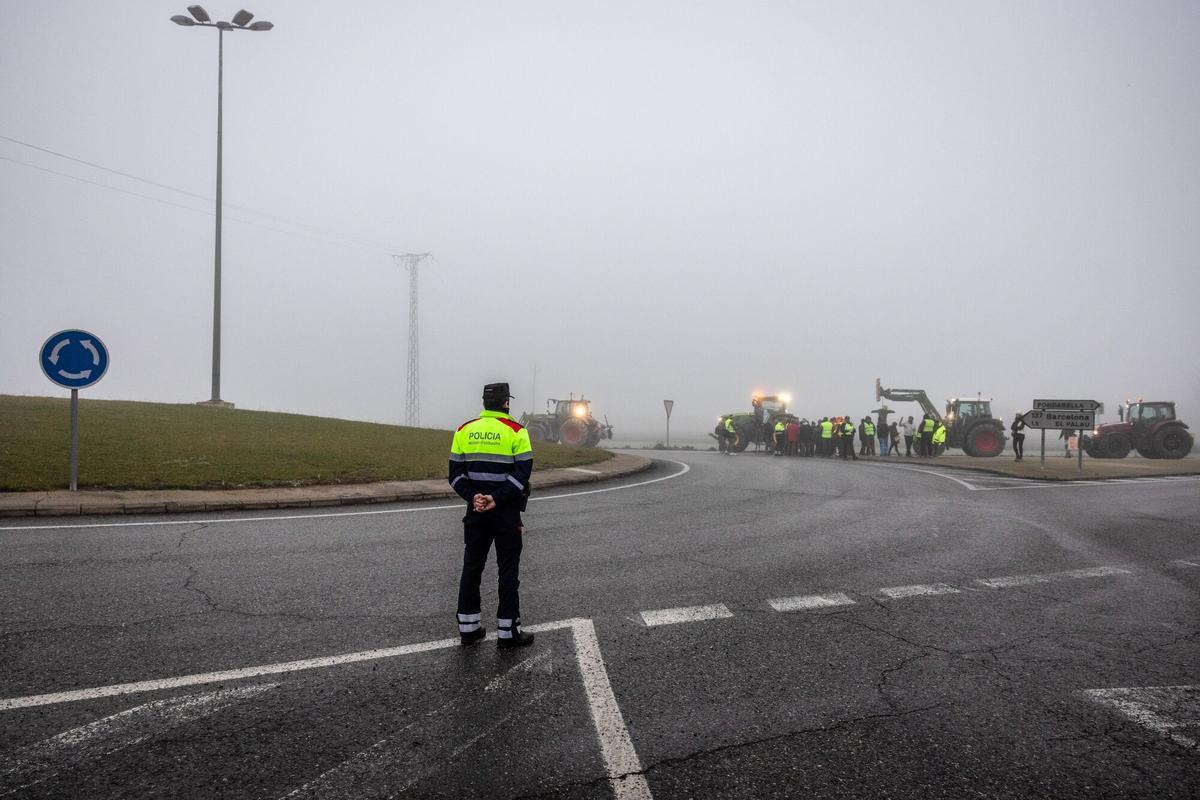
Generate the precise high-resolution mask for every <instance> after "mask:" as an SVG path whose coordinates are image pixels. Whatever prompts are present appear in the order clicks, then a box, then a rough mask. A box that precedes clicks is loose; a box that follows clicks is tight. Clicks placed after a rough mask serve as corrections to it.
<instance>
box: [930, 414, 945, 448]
mask: <svg viewBox="0 0 1200 800" xmlns="http://www.w3.org/2000/svg"><path fill="white" fill-rule="evenodd" d="M945 450H946V424H945V423H944V422H941V421H939V422H938V424H937V427H936V428H934V429H933V455H935V456H940V455H941V454H942V453H943V452H944V451H945Z"/></svg>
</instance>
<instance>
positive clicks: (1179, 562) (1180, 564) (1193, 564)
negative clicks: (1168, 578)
mask: <svg viewBox="0 0 1200 800" xmlns="http://www.w3.org/2000/svg"><path fill="white" fill-rule="evenodd" d="M1167 566H1168V567H1200V564H1197V563H1196V562H1195V561H1184V560H1183V559H1182V558H1181V559H1178V560H1177V561H1172V562H1170V563H1169V564H1167Z"/></svg>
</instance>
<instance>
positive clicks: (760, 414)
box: [750, 394, 789, 425]
mask: <svg viewBox="0 0 1200 800" xmlns="http://www.w3.org/2000/svg"><path fill="white" fill-rule="evenodd" d="M788 399H789V398H788V397H787V395H781V394H770V395H767V396H765V397H763V396H762V395H757V394H756V395H754V397H753V398H752V399H751V401H750V404H751V405H752V406H753V407H754V421H755V422H756V423H758V424H759V425H762V424H763V423H764V422H766V421H767V420H769V419H771V418H773V417H777V416H779V415H781V414H786V413H787V404H788Z"/></svg>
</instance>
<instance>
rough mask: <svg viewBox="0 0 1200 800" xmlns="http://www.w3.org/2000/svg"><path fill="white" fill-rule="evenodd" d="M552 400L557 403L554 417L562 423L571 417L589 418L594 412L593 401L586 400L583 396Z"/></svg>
mask: <svg viewBox="0 0 1200 800" xmlns="http://www.w3.org/2000/svg"><path fill="white" fill-rule="evenodd" d="M552 402H553V403H554V404H555V407H554V417H555V419H557V420H558V422H559V424H562V422H563V421H564V420H566V419H568V418H569V417H574V418H576V419H587V418H588V417H590V416H591V413H592V409H591V401H590V400H584V399H583V398H582V397H581V398H579V399H578V400H575V399H571V400H554V401H552Z"/></svg>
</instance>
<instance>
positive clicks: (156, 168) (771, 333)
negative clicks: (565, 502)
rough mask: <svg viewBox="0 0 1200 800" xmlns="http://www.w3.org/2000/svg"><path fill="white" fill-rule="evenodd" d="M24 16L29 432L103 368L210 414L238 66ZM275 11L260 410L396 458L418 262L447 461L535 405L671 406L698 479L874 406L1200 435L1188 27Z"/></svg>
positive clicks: (17, 366)
mask: <svg viewBox="0 0 1200 800" xmlns="http://www.w3.org/2000/svg"><path fill="white" fill-rule="evenodd" d="M247 2H249V0H247ZM205 7H206V8H207V9H208V11H209V12H210V13H211V14H212V15H213V18H214V19H229V18H230V17H231V15H232V14H233V13H234V12H235V11H237V10H238V8H239V6H238V5H236V4H234V5H229V4H221V3H216V2H209V3H206V4H205ZM0 9H2V11H3V18H4V22H5V24H4V26H3V27H2V28H0V109H3V113H2V115H0V136H3V137H7V138H4V139H0V393H8V394H36V395H55V396H66V394H67V392H66V391H65V390H62V389H59V388H57V387H55V386H53V385H52V384H50V383H49V382H48V381H47V380H46V378H45V377H44V376H43V375H42V374H41V371H40V369H39V366H38V362H37V353H38V349H39V347H40V346H41V344H42V342H43V341H44V340H45V339H46V338H47V337H48V336H49V335H50V334H51V333H53V332H55V331H57V330H60V329H63V328H69V327H80V328H84V329H87V330H89V331H91V332H93V333H95V334H97V335H98V336H100V337H101V338H102V339H103V340H104V341H105V343H106V344H107V345H108V347H109V350H110V352H111V359H112V361H111V367H110V369H109V371H108V374H107V375H106V376H105V378H104V379H103V381H101V382H100V383H99V384H97V385H96V386H95V387H93V388H90V389H86V390H84V391H83V392H82V393H81V395H82V396H83V397H84V398H85V399H86V398H114V399H137V400H152V401H163V402H194V401H197V400H203V399H206V398H208V396H209V384H210V375H211V365H210V357H211V356H210V347H211V341H212V339H211V335H212V328H211V326H212V280H213V263H212V260H213V209H212V203H211V201H208V200H205V199H204V198H208V197H211V196H212V195H213V189H214V186H213V184H214V179H215V164H216V142H215V128H216V78H217V74H216V73H217V34H216V31H215V30H209V29H201V28H194V27H193V28H183V27H179V26H176V25H174V24H172V23H171V22H170V21H169V19H168V18H169V17H170V16H171V15H173V14H182V13H186V12H185V11H184V2H183V0H179V2H178V3H171V2H131V1H126V2H121V3H118V4H112V5H109V6H106V7H98V6H96V5H95V4H91V3H83V2H39V3H28V2H16V1H15V0H9V1H8V2H3V3H0ZM249 10H250V11H253V12H254V13H255V14H257V15H258V18H259V19H265V20H270V21H271V22H273V23H274V24H275V28H274V30H271V31H268V32H247V31H233V32H231V33H229V34H227V35H226V36H225V62H224V67H225V72H224V76H225V91H224V181H225V185H224V197H225V202H226V211H225V232H224V254H223V272H224V274H223V283H224V291H223V306H224V313H223V328H222V333H223V360H222V395H223V397H224V399H226V400H228V401H231V402H234V403H236V404H237V406H238V407H239V408H252V409H270V410H281V411H293V412H300V413H308V414H318V415H323V416H334V417H345V418H353V419H365V420H376V421H383V422H392V423H400V422H402V421H403V420H404V411H405V409H404V395H405V376H406V358H407V325H408V322H407V311H408V278H407V275H406V274H405V272H404V270H403V269H402V268H401V267H400V266H399V265H398V264H397V263H396V262H395V260H394V259H393V258H392V256H391V254H393V253H403V252H429V253H432V254H433V255H434V259H433V260H429V261H426V262H424V263H423V264H422V267H421V289H420V308H421V316H420V328H421V330H420V340H421V424H422V425H424V426H427V427H450V426H452V425H454V424H456V423H457V422H460V421H462V420H463V419H465V418H467V417H468V416H469V415H471V414H473V413H474V412H475V411H476V410H477V408H478V398H479V392H480V387H481V386H482V384H484V383H486V382H490V381H495V380H508V381H509V382H510V383H511V384H512V389H513V393H514V394H516V395H517V397H518V399H517V400H516V401H514V406H515V408H516V409H517V410H522V409H527V408H530V407H541V406H542V405H543V404H544V401H545V398H546V397H565V396H566V395H567V393H569V392H575V393H580V392H582V393H584V394H586V395H587V396H588V397H589V398H591V399H593V400H594V402H595V411H596V412H597V414H599V415H607V417H608V419H609V420H610V421H611V422H612V424H613V425H615V426H616V432H617V438H618V439H621V440H628V439H631V438H638V437H647V438H648V439H652V438H653V437H658V436H660V435H661V434H660V432H661V430H662V426H663V407H662V401H663V399H667V398H669V399H672V400H674V401H675V409H674V414H673V417H672V421H671V428H672V434H673V437H677V438H683V439H688V438H690V439H698V438H702V437H703V436H704V434H705V433H706V432H707V431H708V430H710V429H711V428H712V425H713V424H714V422H715V420H716V417H717V415H718V414H720V413H723V412H728V411H733V410H747V411H748V410H749V399H750V394H751V393H752V392H753V391H755V390H759V391H764V392H768V393H774V392H785V391H786V392H788V393H790V394H791V395H792V396H793V398H794V402H793V407H794V409H795V410H796V411H797V412H798V413H800V414H802V415H813V414H815V415H822V414H850V415H851V416H854V417H859V416H862V415H863V414H865V413H866V412H867V411H868V410H870V409H872V408H875V407H877V403H875V397H874V392H873V388H874V380H875V378H876V377H879V378H882V379H883V382H884V384H885V385H890V386H903V387H913V388H925V389H927V390H928V391H929V392H930V394H931V396H932V397H933V398H934V401H935V402H939V403H940V401H941V400H942V399H944V398H946V397H950V396H956V395H957V396H975V394H976V393H982V394H983V395H984V396H985V397H994V398H995V400H996V410H997V411H999V412H1001V413H1003V414H1005V415H1006V416H1007V415H1011V413H1012V412H1014V411H1016V410H1018V409H1022V410H1023V409H1024V408H1026V407H1028V405H1029V402H1030V400H1031V399H1032V398H1034V397H1084V398H1095V399H1097V400H1102V401H1105V402H1107V403H1108V409H1109V414H1108V416H1109V417H1113V416H1115V405H1116V402H1117V401H1119V400H1120V399H1123V398H1126V397H1136V396H1139V395H1141V396H1144V397H1145V398H1146V399H1167V400H1176V401H1177V402H1178V403H1179V411H1180V414H1181V416H1183V417H1184V418H1185V420H1190V421H1192V422H1193V424H1194V423H1195V422H1197V421H1200V359H1197V357H1196V355H1195V346H1196V343H1197V342H1198V341H1200V324H1198V323H1197V310H1198V308H1200V304H1198V298H1200V271H1198V270H1197V256H1198V255H1200V225H1197V224H1196V217H1197V211H1198V210H1200V149H1198V148H1197V142H1200V91H1198V90H1197V85H1196V79H1197V76H1200V48H1197V46H1196V43H1197V42H1198V41H1200V4H1197V3H1194V2H1176V3H1171V2H1151V3H1131V2H1127V3H1110V2H1094V1H1093V0H1089V1H1088V2H1056V3H1044V2H1027V3H1020V2H1018V3H994V2H986V3H985V2H978V3H971V2H945V3H935V2H919V3H895V2H883V3H868V2H863V3H806V2H778V3H716V2H648V3H647V2H628V3H622V2H605V3H594V2H590V3H570V2H568V3H563V2H521V3H428V2H425V3H410V2H355V3H346V4H338V3H330V2H300V1H299V0H288V2H279V1H278V0H276V1H274V2H272V1H271V0H255V2H254V3H253V4H252V5H251V6H250V8H249ZM12 140H17V141H19V142H23V143H26V144H24V145H23V144H18V143H17V142H14V141H12ZM27 145H33V146H35V147H37V148H44V150H39V149H34V147H30V146H27ZM45 150H49V151H54V152H55V153H60V154H63V155H67V156H71V157H73V158H76V159H81V160H82V161H86V162H91V163H92V164H94V165H99V166H101V167H106V168H108V169H110V170H115V171H118V172H122V173H127V174H128V175H130V176H137V177H140V178H144V179H146V180H148V181H152V182H154V183H156V184H161V186H155V185H152V184H150V183H147V182H144V181H139V180H134V179H133V178H130V177H124V176H121V175H118V174H115V173H114V172H109V171H104V170H101V169H98V168H97V167H96V166H89V165H87V164H84V163H80V162H79V161H72V160H68V159H65V158H62V157H61V156H58V155H54V154H52V153H50V152H45ZM164 187H173V188H174V189H179V190H184V192H188V193H191V194H185V193H183V192H179V191H173V190H172V189H169V188H164ZM246 209H253V210H254V211H253V212H251V211H248V210H246ZM260 212H261V213H260ZM535 367H536V395H534V394H533V393H534V391H535V389H534V386H533V383H534V370H535ZM85 408H86V406H85ZM915 410H916V409H915V408H913V409H906V411H907V412H908V413H911V412H912V411H915ZM214 413H219V412H214Z"/></svg>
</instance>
